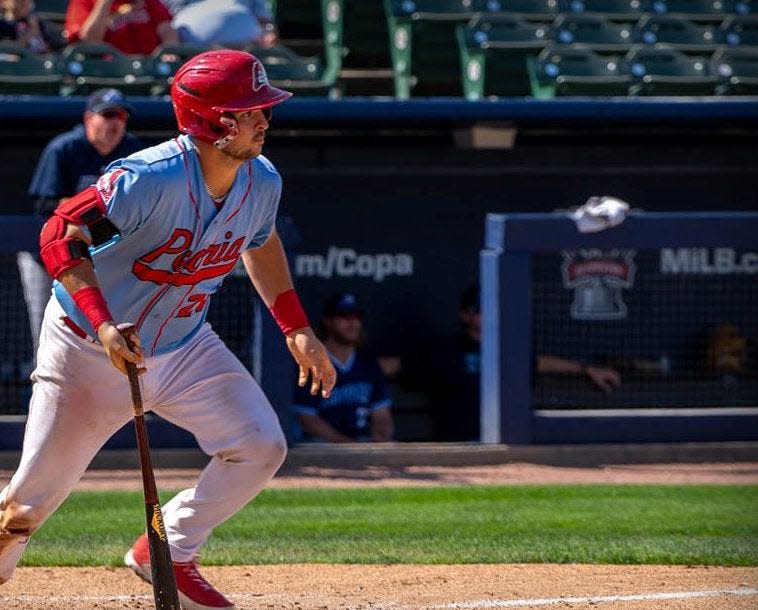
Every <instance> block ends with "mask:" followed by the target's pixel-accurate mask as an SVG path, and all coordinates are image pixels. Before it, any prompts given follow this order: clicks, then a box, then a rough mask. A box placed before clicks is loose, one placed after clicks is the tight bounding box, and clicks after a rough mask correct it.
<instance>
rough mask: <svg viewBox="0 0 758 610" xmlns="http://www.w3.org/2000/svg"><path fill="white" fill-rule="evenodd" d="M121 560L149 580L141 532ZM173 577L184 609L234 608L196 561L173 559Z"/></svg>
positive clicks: (145, 541) (147, 555)
mask: <svg viewBox="0 0 758 610" xmlns="http://www.w3.org/2000/svg"><path fill="white" fill-rule="evenodd" d="M124 563H125V564H126V565H127V566H129V567H130V568H131V569H132V570H133V571H134V573H135V574H137V576H139V577H140V578H141V579H142V580H144V581H145V582H150V583H151V582H152V573H151V572H150V547H149V546H148V542H147V535H145V534H142V535H141V536H140V537H139V538H137V540H136V541H135V543H134V544H133V545H132V548H131V549H129V550H128V551H127V553H126V555H125V556H124ZM174 577H175V578H176V588H177V589H178V591H179V601H180V602H181V604H182V608H183V610H235V606H234V604H233V603H232V602H230V601H229V600H228V599H226V598H225V597H224V596H223V595H221V593H219V592H218V591H216V589H215V588H214V587H213V585H212V584H211V583H209V582H208V581H207V580H205V578H203V577H202V575H201V574H200V572H198V570H197V561H195V560H193V561H187V562H186V563H179V562H178V561H175V562H174Z"/></svg>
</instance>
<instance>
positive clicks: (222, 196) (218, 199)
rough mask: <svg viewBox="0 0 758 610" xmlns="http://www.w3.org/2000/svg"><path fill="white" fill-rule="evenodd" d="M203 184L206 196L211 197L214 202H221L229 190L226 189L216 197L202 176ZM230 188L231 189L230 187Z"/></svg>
mask: <svg viewBox="0 0 758 610" xmlns="http://www.w3.org/2000/svg"><path fill="white" fill-rule="evenodd" d="M203 184H204V185H205V190H206V192H207V193H208V196H209V197H210V198H211V199H213V201H215V202H216V203H221V202H222V201H224V199H226V196H227V195H228V194H229V191H226V193H224V194H223V195H221V196H220V197H216V195H214V194H213V191H212V190H211V187H209V186H208V183H207V182H206V181H205V178H203ZM230 190H231V189H230Z"/></svg>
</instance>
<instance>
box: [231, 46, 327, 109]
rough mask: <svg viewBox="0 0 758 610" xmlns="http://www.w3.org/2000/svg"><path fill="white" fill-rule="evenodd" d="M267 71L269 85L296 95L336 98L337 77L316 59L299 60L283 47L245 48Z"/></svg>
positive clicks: (300, 58)
mask: <svg viewBox="0 0 758 610" xmlns="http://www.w3.org/2000/svg"><path fill="white" fill-rule="evenodd" d="M245 50H246V51H248V52H249V53H252V54H253V55H255V56H256V57H257V58H258V59H259V60H260V61H261V63H262V64H263V66H264V67H265V68H266V74H267V75H268V79H269V81H270V82H271V84H272V85H274V86H276V87H282V88H283V89H287V90H288V91H292V92H293V93H295V94H297V95H308V96H328V97H339V94H340V92H339V89H338V87H337V85H336V75H335V74H334V73H332V72H331V71H328V70H327V69H326V68H325V67H324V65H323V62H322V61H321V60H320V58H318V57H301V56H300V55H298V54H297V53H295V52H294V51H293V50H292V49H288V48H287V47H285V46H283V45H278V46H276V47H271V48H264V47H257V46H252V45H251V46H248V47H246V48H245Z"/></svg>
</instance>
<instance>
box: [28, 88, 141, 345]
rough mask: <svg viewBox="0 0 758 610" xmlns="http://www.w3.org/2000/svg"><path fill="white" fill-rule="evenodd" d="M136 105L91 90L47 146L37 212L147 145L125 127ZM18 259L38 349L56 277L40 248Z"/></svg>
mask: <svg viewBox="0 0 758 610" xmlns="http://www.w3.org/2000/svg"><path fill="white" fill-rule="evenodd" d="M132 111H133V108H132V106H131V105H130V104H129V103H128V102H127V101H126V100H125V99H124V96H123V95H122V94H121V92H120V91H117V90H116V89H99V90H97V91H95V92H94V93H92V94H91V95H90V96H89V98H88V99H87V106H86V110H85V112H84V117H83V122H82V124H79V125H77V126H76V127H74V128H73V129H72V130H70V131H67V132H65V133H63V134H60V135H58V136H56V137H55V138H53V139H52V140H51V141H50V142H49V143H48V144H47V146H46V147H45V149H44V150H43V151H42V155H41V156H40V159H39V162H38V163H37V167H36V169H35V171H34V176H33V178H32V182H31V185H30V186H29V197H30V199H31V200H32V203H33V205H34V212H35V213H36V214H38V215H40V216H42V217H44V218H45V219H47V218H48V217H50V215H51V214H52V213H53V211H54V210H55V208H56V207H57V205H58V203H59V202H61V201H64V200H66V199H67V198H69V197H71V196H72V195H74V194H76V193H78V192H79V191H81V190H82V189H84V188H86V187H87V186H89V185H90V184H94V183H95V182H96V181H97V179H98V178H99V177H100V175H101V174H102V173H103V172H104V170H105V168H106V167H107V166H108V164H110V163H111V162H112V161H115V160H116V159H120V158H122V157H126V156H128V155H130V154H131V153H133V152H136V151H138V150H140V149H141V148H142V144H141V142H140V141H139V139H138V138H137V137H136V136H133V135H131V134H128V133H126V122H127V120H128V118H129V114H130V113H131V112H132ZM17 262H18V270H19V274H20V276H21V284H22V287H23V291H24V299H25V300H26V308H27V312H28V315H29V324H30V326H31V332H32V340H33V341H34V352H35V353H36V352H37V347H38V340H39V333H40V328H41V326H42V314H43V313H44V311H45V305H47V301H48V299H49V298H50V289H51V285H52V280H51V279H50V275H49V274H48V273H47V270H46V269H45V267H44V266H43V265H42V263H41V262H40V260H39V257H38V255H37V254H36V253H34V254H33V253H31V252H18V254H17Z"/></svg>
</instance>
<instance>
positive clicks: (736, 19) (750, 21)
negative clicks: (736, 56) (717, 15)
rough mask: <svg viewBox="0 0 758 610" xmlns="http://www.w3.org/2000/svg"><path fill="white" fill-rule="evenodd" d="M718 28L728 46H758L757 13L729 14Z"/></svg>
mask: <svg viewBox="0 0 758 610" xmlns="http://www.w3.org/2000/svg"><path fill="white" fill-rule="evenodd" d="M719 29H720V30H721V36H722V40H723V41H724V42H725V43H726V44H728V45H730V46H742V45H745V46H751V47H755V46H758V15H747V16H743V15H731V16H729V17H727V18H726V19H724V21H723V22H722V23H721V27H720V28H719Z"/></svg>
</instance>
